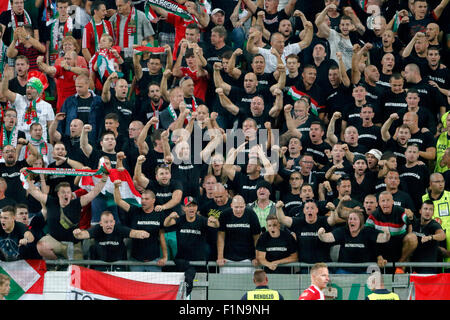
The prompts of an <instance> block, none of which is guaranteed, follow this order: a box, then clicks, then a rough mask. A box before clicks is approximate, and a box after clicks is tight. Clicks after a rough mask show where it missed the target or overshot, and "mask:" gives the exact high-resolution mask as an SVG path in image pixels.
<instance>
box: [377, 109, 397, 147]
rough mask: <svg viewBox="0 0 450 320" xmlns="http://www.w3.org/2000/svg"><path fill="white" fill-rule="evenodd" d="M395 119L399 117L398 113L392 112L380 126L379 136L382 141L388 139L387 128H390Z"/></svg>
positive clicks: (389, 135)
mask: <svg viewBox="0 0 450 320" xmlns="http://www.w3.org/2000/svg"><path fill="white" fill-rule="evenodd" d="M397 119H399V116H398V114H397V113H392V114H391V115H389V118H388V119H387V120H386V121H385V122H384V123H383V125H382V126H381V138H382V139H383V141H384V142H386V141H388V140H389V139H390V138H391V134H390V133H389V129H390V128H391V126H392V124H393V123H394V121H395V120H397Z"/></svg>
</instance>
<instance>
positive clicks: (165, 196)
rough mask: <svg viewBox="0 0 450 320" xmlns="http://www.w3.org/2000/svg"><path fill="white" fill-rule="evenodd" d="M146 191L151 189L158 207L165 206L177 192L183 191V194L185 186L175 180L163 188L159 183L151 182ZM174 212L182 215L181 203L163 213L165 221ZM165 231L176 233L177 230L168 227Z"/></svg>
mask: <svg viewBox="0 0 450 320" xmlns="http://www.w3.org/2000/svg"><path fill="white" fill-rule="evenodd" d="M146 189H150V190H152V191H153V192H154V193H155V206H157V205H163V204H165V203H166V202H168V201H170V200H172V195H173V193H174V192H175V191H176V190H181V191H182V192H183V185H182V184H181V183H180V182H179V181H177V180H174V179H171V180H170V182H169V184H168V185H167V186H163V185H161V184H159V183H158V182H157V181H152V180H150V182H149V184H148V185H147V187H146ZM173 211H175V212H177V213H178V214H181V213H182V210H181V204H180V203H179V204H177V205H175V206H174V207H173V208H171V209H168V210H165V211H163V213H164V219H165V218H166V217H167V216H168V215H169V214H170V213H172V212H173ZM165 231H166V232H172V231H175V229H174V227H168V228H165Z"/></svg>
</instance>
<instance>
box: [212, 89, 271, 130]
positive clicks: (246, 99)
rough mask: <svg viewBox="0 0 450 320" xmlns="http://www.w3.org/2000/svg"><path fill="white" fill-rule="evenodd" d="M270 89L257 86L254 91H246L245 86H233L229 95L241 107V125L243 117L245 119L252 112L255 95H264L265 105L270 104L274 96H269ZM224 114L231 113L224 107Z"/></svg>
mask: <svg viewBox="0 0 450 320" xmlns="http://www.w3.org/2000/svg"><path fill="white" fill-rule="evenodd" d="M269 94H270V92H269V90H264V88H262V89H261V88H260V87H257V88H256V91H255V92H254V93H247V92H245V90H244V88H241V87H234V86H233V87H231V90H230V93H229V94H228V96H229V97H230V99H231V101H232V102H233V103H234V104H235V105H236V106H237V107H238V108H239V116H238V117H239V119H240V123H239V126H240V125H241V124H242V121H243V120H242V119H245V117H247V116H248V115H249V114H251V113H250V103H251V101H252V99H253V97H255V96H262V97H263V98H264V106H268V105H269V106H270V105H271V102H272V98H271V97H270V96H269ZM222 109H223V110H222V112H221V113H222V114H223V113H225V114H229V112H228V111H226V110H225V109H224V108H222ZM224 110H225V111H224Z"/></svg>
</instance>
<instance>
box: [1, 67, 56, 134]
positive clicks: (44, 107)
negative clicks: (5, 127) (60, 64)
mask: <svg viewBox="0 0 450 320" xmlns="http://www.w3.org/2000/svg"><path fill="white" fill-rule="evenodd" d="M13 77H14V73H13V69H12V68H9V67H6V68H5V71H4V77H3V80H2V85H1V92H2V93H3V95H4V96H5V97H6V99H8V101H9V102H10V103H11V105H12V106H13V108H15V109H16V111H17V126H18V128H19V130H21V131H23V132H25V135H26V137H27V139H30V126H31V125H32V124H33V123H35V122H38V123H40V124H41V126H42V131H43V139H44V140H45V141H48V137H47V127H48V126H49V125H50V123H51V122H52V121H53V120H54V119H55V113H54V111H53V108H52V106H51V105H50V104H49V103H48V102H46V101H44V100H42V99H41V97H42V93H43V92H44V85H43V84H42V82H41V80H40V79H38V78H36V77H32V78H30V79H28V83H27V88H26V94H25V95H24V96H22V95H20V94H18V93H15V92H12V91H11V90H9V88H8V81H9V80H11V79H12V78H13Z"/></svg>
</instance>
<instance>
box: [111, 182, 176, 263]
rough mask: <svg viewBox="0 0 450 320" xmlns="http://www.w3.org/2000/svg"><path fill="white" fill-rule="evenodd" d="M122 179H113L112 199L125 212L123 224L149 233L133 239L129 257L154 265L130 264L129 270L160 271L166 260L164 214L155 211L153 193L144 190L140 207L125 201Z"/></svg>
mask: <svg viewBox="0 0 450 320" xmlns="http://www.w3.org/2000/svg"><path fill="white" fill-rule="evenodd" d="M121 184H122V181H120V180H116V181H114V201H115V202H116V203H117V205H118V206H119V207H120V208H121V209H122V210H124V211H125V212H126V213H127V218H128V219H127V220H126V221H124V222H125V225H127V226H128V227H130V228H132V229H135V230H144V231H146V232H148V233H149V235H150V236H149V237H148V238H145V239H133V240H132V242H131V255H130V256H131V258H132V259H133V260H136V261H142V262H147V261H153V262H156V264H157V265H156V266H130V271H152V272H156V271H161V267H163V266H164V265H165V264H166V262H167V246H166V239H165V237H164V216H163V213H162V212H156V211H155V194H154V193H153V191H151V190H144V192H142V195H141V207H138V206H136V205H132V204H129V203H127V202H126V201H124V200H123V199H122V196H121V195H120V185H121Z"/></svg>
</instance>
